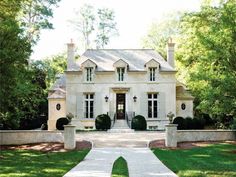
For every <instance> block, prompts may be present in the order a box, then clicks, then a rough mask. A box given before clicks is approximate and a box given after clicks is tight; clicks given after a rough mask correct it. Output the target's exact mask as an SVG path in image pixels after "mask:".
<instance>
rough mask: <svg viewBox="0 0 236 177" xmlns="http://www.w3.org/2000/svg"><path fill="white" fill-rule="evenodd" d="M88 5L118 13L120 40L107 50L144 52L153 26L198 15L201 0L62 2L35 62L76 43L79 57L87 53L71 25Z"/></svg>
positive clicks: (44, 32)
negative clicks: (179, 14) (170, 17)
mask: <svg viewBox="0 0 236 177" xmlns="http://www.w3.org/2000/svg"><path fill="white" fill-rule="evenodd" d="M85 3H87V4H90V5H92V6H94V8H103V7H107V8H110V9H113V10H114V12H115V20H116V22H117V29H118V31H119V36H115V37H113V38H111V41H110V43H109V44H108V45H107V46H106V47H105V48H113V49H115V48H117V49H125V48H127V49H134V48H142V42H141V39H142V37H143V36H145V34H147V32H148V29H149V28H150V25H151V24H152V23H153V22H157V21H158V20H160V19H161V18H162V17H163V16H164V15H165V14H168V13H171V12H173V11H182V10H185V11H195V10H198V9H199V8H200V3H201V0H61V2H60V3H59V4H58V7H57V8H55V9H54V17H53V18H52V19H51V20H50V21H51V22H52V23H53V26H54V29H53V30H42V31H41V35H40V40H39V41H38V43H37V45H36V46H34V48H33V51H34V52H33V54H32V55H31V58H32V59H34V60H35V59H36V60H40V59H44V58H46V57H50V56H52V55H56V54H58V53H62V52H64V51H66V44H67V43H68V42H69V41H70V40H71V39H73V41H74V43H75V44H76V45H77V48H78V51H79V54H80V53H82V52H84V51H83V47H82V45H81V43H82V42H81V39H80V38H79V32H78V31H76V30H75V29H74V27H73V25H72V24H71V23H70V22H69V21H70V20H71V19H73V18H75V11H78V10H79V9H80V8H81V7H82V6H83V5H84V4H85Z"/></svg>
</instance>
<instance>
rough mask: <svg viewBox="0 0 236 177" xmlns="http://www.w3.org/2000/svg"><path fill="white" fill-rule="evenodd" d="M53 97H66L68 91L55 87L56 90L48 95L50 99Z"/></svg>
mask: <svg viewBox="0 0 236 177" xmlns="http://www.w3.org/2000/svg"><path fill="white" fill-rule="evenodd" d="M52 98H66V91H65V90H64V89H61V88H55V89H54V92H53V93H52V94H51V95H49V96H48V99H52Z"/></svg>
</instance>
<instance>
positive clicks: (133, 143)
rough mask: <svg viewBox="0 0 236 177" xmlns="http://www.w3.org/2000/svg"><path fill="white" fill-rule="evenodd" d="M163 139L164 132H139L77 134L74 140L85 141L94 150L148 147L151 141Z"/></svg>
mask: <svg viewBox="0 0 236 177" xmlns="http://www.w3.org/2000/svg"><path fill="white" fill-rule="evenodd" d="M161 139H165V132H164V131H140V132H134V133H108V132H99V131H95V132H78V133H76V140H87V141H90V142H92V143H93V147H94V148H104V147H129V148H130V147H133V148H134V147H148V143H149V142H150V141H152V140H161Z"/></svg>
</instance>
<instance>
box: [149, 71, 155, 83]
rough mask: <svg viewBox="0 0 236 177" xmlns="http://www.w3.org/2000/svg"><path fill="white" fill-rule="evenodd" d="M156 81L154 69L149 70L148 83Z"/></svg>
mask: <svg viewBox="0 0 236 177" xmlns="http://www.w3.org/2000/svg"><path fill="white" fill-rule="evenodd" d="M155 80H156V68H149V81H155Z"/></svg>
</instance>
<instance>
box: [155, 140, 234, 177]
mask: <svg viewBox="0 0 236 177" xmlns="http://www.w3.org/2000/svg"><path fill="white" fill-rule="evenodd" d="M152 150H153V152H154V154H155V155H156V156H157V157H158V158H159V159H160V160H161V161H162V162H163V163H164V164H165V165H166V166H167V167H168V168H170V169H171V170H172V171H174V172H175V173H176V174H177V175H178V176H181V177H182V176H183V177H184V176H188V177H191V176H192V177H236V154H235V152H234V153H233V152H232V151H236V145H232V144H226V143H221V144H211V145H209V146H207V147H198V148H193V149H189V150H167V149H152Z"/></svg>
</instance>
